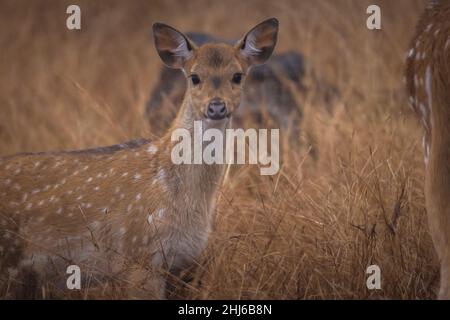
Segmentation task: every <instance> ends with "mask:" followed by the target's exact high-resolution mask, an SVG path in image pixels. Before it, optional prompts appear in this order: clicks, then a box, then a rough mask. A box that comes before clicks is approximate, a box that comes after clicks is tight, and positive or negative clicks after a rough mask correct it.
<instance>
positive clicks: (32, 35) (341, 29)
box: [0, 0, 439, 299]
mask: <svg viewBox="0 0 450 320" xmlns="http://www.w3.org/2000/svg"><path fill="white" fill-rule="evenodd" d="M72 3H73V1H23V0H22V1H14V0H11V1H5V0H1V1H0V156H4V155H8V154H13V153H17V152H23V151H27V152H34V151H47V150H59V149H79V148H87V147H95V146H101V145H109V144H114V143H118V142H122V141H126V140H130V139H132V138H137V137H150V138H156V137H154V136H153V135H152V134H151V132H150V128H149V126H148V122H147V121H146V119H145V117H144V109H145V104H146V102H147V100H148V98H149V94H150V90H151V89H152V88H153V86H154V85H155V83H156V81H157V80H158V75H159V70H160V67H161V65H162V63H161V62H160V60H159V58H158V56H157V54H156V51H155V49H154V47H153V42H152V38H151V25H152V23H153V22H155V21H161V22H165V23H167V24H170V25H173V26H175V27H177V28H178V29H179V30H181V31H206V32H210V33H212V34H215V35H218V36H223V37H225V38H239V37H240V36H242V35H243V34H244V33H245V32H246V31H247V30H248V29H249V28H250V27H252V26H253V25H254V24H256V23H257V22H259V21H261V20H263V19H264V18H267V17H271V16H274V17H277V18H278V19H279V20H280V33H279V42H278V45H277V49H276V51H277V52H283V51H286V50H289V49H293V50H297V51H299V52H301V53H303V54H304V55H305V57H306V63H307V66H308V67H309V68H310V69H311V70H314V72H315V73H316V74H319V75H320V77H321V78H323V79H326V80H327V81H329V82H331V83H332V84H333V85H335V86H336V87H337V88H338V89H339V91H340V98H339V101H338V102H337V103H336V106H335V107H334V108H333V109H332V110H331V112H330V111H329V110H327V108H325V107H324V106H321V105H316V104H314V103H313V102H312V100H311V99H308V96H300V94H298V99H299V101H301V102H302V108H303V114H304V116H303V119H302V120H301V121H302V123H301V125H300V127H301V128H302V134H303V135H308V136H309V137H313V140H314V144H315V148H316V149H317V151H318V155H319V156H318V159H317V160H313V159H312V157H310V156H309V154H308V146H307V145H306V146H305V145H303V146H302V148H301V150H302V151H298V148H296V146H297V145H298V144H299V143H300V142H301V141H307V140H308V139H304V138H305V137H303V136H302V137H298V140H289V141H287V144H288V145H289V146H292V150H289V149H288V150H285V152H284V154H283V167H282V169H281V171H280V174H279V175H276V176H273V177H263V176H260V175H259V174H258V172H259V170H257V168H255V167H253V166H239V167H236V168H234V172H233V174H232V176H231V177H230V179H229V180H228V181H227V182H226V184H225V186H224V187H223V188H222V192H221V196H220V201H219V204H218V209H217V218H216V221H215V230H214V232H213V234H212V236H211V238H210V242H209V245H208V248H207V250H206V252H205V253H204V255H203V257H202V258H201V259H200V260H199V261H198V266H197V268H196V270H194V280H193V281H191V282H189V283H186V284H183V288H181V289H180V290H179V297H181V298H185V299H222V298H223V299H431V298H434V297H435V293H436V290H437V285H438V279H439V268H438V263H437V258H436V255H435V252H434V249H433V245H432V242H431V238H430V235H429V233H428V226H427V219H426V211H425V207H424V195H423V183H424V181H423V180H424V175H423V171H424V170H423V169H424V168H423V156H422V148H421V127H420V125H419V122H418V121H417V119H416V117H415V115H414V114H413V112H412V111H411V110H410V109H409V108H408V103H407V99H406V95H405V92H404V91H405V90H404V85H403V83H402V73H403V63H404V56H405V52H406V50H407V47H408V42H409V39H410V38H411V36H412V34H413V31H414V25H415V23H416V21H417V19H418V16H419V14H420V12H421V11H422V10H423V9H424V7H425V5H426V1H419V0H396V1H387V0H386V1H375V0H371V1H366V0H353V1H352V0H320V1H313V0H281V1H263V0H247V1H239V0H236V1H234V0H230V1H206V0H205V1H201V0H191V1H181V0H178V1H177V0H166V1H153V0H150V1H127V2H125V1H106V0H102V1H97V0H96V1H81V0H79V1H76V3H77V4H79V5H80V7H81V10H82V30H81V31H69V30H67V29H66V27H65V20H66V17H67V15H66V13H65V11H66V7H67V6H68V5H69V4H72ZM373 3H376V4H379V5H380V6H381V8H382V30H380V31H369V30H368V29H367V28H366V18H367V14H366V8H367V6H368V5H369V4H373ZM281 134H283V133H281ZM293 150H295V151H293ZM371 264H377V265H379V266H380V268H381V272H382V290H377V291H370V290H368V289H367V287H366V278H367V275H366V273H365V271H366V268H367V266H369V265H371ZM85 294H86V296H88V295H89V293H88V292H86V293H85ZM94 297H95V296H94ZM111 298H121V297H120V296H114V297H111Z"/></svg>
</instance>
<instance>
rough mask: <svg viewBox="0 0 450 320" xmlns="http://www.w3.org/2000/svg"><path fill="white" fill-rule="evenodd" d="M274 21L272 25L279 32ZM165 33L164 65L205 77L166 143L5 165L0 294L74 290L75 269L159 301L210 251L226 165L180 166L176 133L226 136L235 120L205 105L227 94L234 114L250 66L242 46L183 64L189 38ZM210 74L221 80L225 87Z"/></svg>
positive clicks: (0, 171) (194, 56)
mask: <svg viewBox="0 0 450 320" xmlns="http://www.w3.org/2000/svg"><path fill="white" fill-rule="evenodd" d="M273 20H274V19H272V20H268V23H270V24H271V25H273V26H274V28H273V29H272V31H273V32H275V33H276V31H277V28H276V25H274V22H273ZM275 21H276V20H275ZM266 23H267V22H266ZM158 26H159V29H157V28H158ZM158 26H157V28H156V31H155V32H156V33H157V32H161V34H157V37H159V36H160V37H161V39H159V38H158V39H159V40H158V41H156V46H157V49H158V50H159V53H160V55H161V57H162V58H163V60H164V61H165V62H170V63H172V64H173V65H174V66H177V67H182V68H183V70H184V72H185V73H186V74H187V75H189V74H191V73H192V72H196V73H198V74H199V75H200V76H201V78H202V83H201V84H200V85H198V86H195V87H194V86H193V85H192V84H190V85H189V86H190V87H189V89H188V90H187V92H186V96H185V99H184V101H183V104H182V106H181V108H180V111H179V113H178V115H177V118H176V120H175V121H174V123H173V125H172V127H171V128H170V130H168V132H167V133H166V134H165V135H164V136H163V137H162V138H161V139H160V140H159V141H156V142H154V143H152V142H150V141H147V140H140V141H135V142H130V143H126V144H123V145H118V146H112V147H106V148H99V149H92V150H82V151H75V152H54V153H41V154H19V155H15V156H11V157H6V158H3V159H0V196H1V199H2V201H1V202H0V289H1V290H2V292H1V296H4V297H10V298H13V297H27V298H36V297H44V295H43V294H42V293H43V292H45V291H46V290H47V288H48V289H53V290H55V289H59V290H61V291H63V292H67V291H64V290H67V289H66V288H65V280H66V278H67V275H66V268H67V267H68V266H69V265H73V264H76V265H78V266H79V267H80V268H81V270H82V275H83V279H86V278H93V279H95V281H94V284H95V282H100V283H104V282H105V281H106V280H110V281H111V283H113V284H115V285H118V286H120V287H123V289H125V290H126V291H127V292H128V297H131V298H132V297H147V298H162V297H164V296H165V292H164V291H165V275H166V274H169V273H170V274H172V275H174V276H179V274H180V272H181V271H182V270H184V269H186V268H188V267H189V266H190V265H191V264H192V263H193V261H194V259H195V258H196V257H197V256H198V255H199V254H200V253H201V251H202V250H203V249H204V247H205V246H206V243H207V239H208V236H209V233H210V232H211V228H212V225H211V224H212V219H213V213H214V208H215V202H216V197H217V191H218V188H219V187H220V185H221V183H222V180H223V176H224V165H206V164H205V165H175V164H173V163H172V161H171V150H172V146H173V145H174V144H175V143H176V142H172V141H171V134H172V132H173V130H175V129H179V128H182V129H186V130H188V131H189V132H191V134H192V133H193V130H194V121H195V120H201V121H203V123H204V125H205V126H206V127H207V126H210V127H211V126H212V127H216V128H219V129H221V130H225V128H227V127H228V126H229V123H230V120H229V117H227V118H226V119H224V120H220V121H216V122H208V121H207V120H205V118H204V114H205V108H206V107H207V105H208V102H209V101H210V100H211V99H213V98H215V97H220V98H221V99H223V100H224V101H225V102H226V103H227V108H228V112H229V115H230V116H231V114H232V113H233V111H234V110H235V109H236V108H237V107H238V106H239V102H240V96H241V91H242V90H241V85H233V84H231V83H230V79H231V78H232V75H233V74H234V73H235V72H244V71H245V70H247V69H248V67H249V66H250V63H248V62H247V61H245V59H244V58H242V57H241V56H240V55H241V53H240V51H239V48H238V47H233V46H230V45H220V44H215V45H205V46H202V47H200V48H195V50H194V48H193V47H190V46H189V45H187V46H185V50H193V52H190V53H189V54H188V53H187V52H182V53H181V54H184V56H183V59H180V56H179V55H175V54H173V50H174V49H175V48H178V47H179V41H181V40H182V39H185V38H183V36H181V37H180V35H181V34H180V33H178V31H176V30H174V29H172V28H170V27H168V26H164V25H158ZM173 35H175V37H172V36H173ZM256 36H258V34H256ZM180 39H181V40H180ZM272 45H273V46H275V43H272ZM171 50H172V51H171ZM272 50H273V48H272ZM211 77H220V78H221V85H220V86H219V87H216V86H214V85H213V84H212V83H211V79H212V78H211ZM191 136H193V134H192V135H191ZM85 285H88V284H87V283H86V282H83V286H85Z"/></svg>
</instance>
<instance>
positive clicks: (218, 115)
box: [206, 99, 227, 120]
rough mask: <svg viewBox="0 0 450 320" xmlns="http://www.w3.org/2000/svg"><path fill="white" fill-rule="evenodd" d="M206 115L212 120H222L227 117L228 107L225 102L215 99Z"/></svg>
mask: <svg viewBox="0 0 450 320" xmlns="http://www.w3.org/2000/svg"><path fill="white" fill-rule="evenodd" d="M206 115H207V116H208V118H209V119H212V120H221V119H223V118H225V116H226V115H227V107H226V105H225V102H223V101H222V100H220V99H213V100H211V102H210V103H209V105H208V110H207V111H206Z"/></svg>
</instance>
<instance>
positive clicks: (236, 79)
mask: <svg viewBox="0 0 450 320" xmlns="http://www.w3.org/2000/svg"><path fill="white" fill-rule="evenodd" d="M231 81H233V83H235V84H240V83H241V81H242V73H235V74H234V75H233V79H232V80H231Z"/></svg>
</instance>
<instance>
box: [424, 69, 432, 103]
mask: <svg viewBox="0 0 450 320" xmlns="http://www.w3.org/2000/svg"><path fill="white" fill-rule="evenodd" d="M432 81H433V74H432V72H431V67H430V66H427V70H426V71H425V91H426V93H427V97H428V108H429V109H430V110H432V109H433V92H432Z"/></svg>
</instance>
